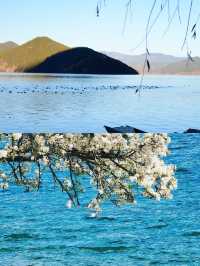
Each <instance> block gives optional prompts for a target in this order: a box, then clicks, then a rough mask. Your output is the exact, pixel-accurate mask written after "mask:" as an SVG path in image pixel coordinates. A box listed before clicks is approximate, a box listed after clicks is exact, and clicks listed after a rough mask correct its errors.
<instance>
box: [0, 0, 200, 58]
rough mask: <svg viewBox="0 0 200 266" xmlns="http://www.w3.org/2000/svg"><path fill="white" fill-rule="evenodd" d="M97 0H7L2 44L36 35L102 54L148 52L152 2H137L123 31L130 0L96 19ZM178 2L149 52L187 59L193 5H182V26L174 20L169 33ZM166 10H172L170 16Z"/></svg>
mask: <svg viewBox="0 0 200 266" xmlns="http://www.w3.org/2000/svg"><path fill="white" fill-rule="evenodd" d="M98 1H99V0H56V1H54V0H52V1H51V0H6V1H1V3H0V42H5V41H15V42H17V43H18V44H22V43H25V42H26V41H28V40H31V39H33V38H35V37H37V36H48V37H50V38H52V39H54V40H56V41H58V42H61V43H64V44H66V45H68V46H70V47H77V46H87V47H90V48H93V49H96V50H98V51H116V52H121V53H127V54H140V53H144V52H145V41H143V42H142V40H144V39H145V29H146V25H147V21H148V15H149V11H150V8H151V6H152V3H153V2H154V0H148V1H147V0H140V1H138V0H133V4H132V9H131V11H130V12H129V16H128V18H127V23H126V26H125V30H123V28H124V21H125V14H126V3H127V1H128V0H106V4H105V6H103V7H102V10H101V12H100V17H97V16H96V6H97V2H98ZM165 1H166V0H157V3H158V4H157V6H156V7H155V9H154V12H153V14H152V20H151V22H150V24H151V23H152V22H153V21H154V19H155V17H156V16H157V14H158V13H159V10H160V8H161V3H164V2H165ZM177 1H178V0H171V2H170V3H171V6H170V8H169V9H168V8H166V11H164V12H163V13H162V15H161V16H160V17H159V19H158V21H157V23H156V24H155V25H154V27H153V29H152V31H151V34H150V36H149V41H148V48H149V51H150V52H159V53H165V54H172V55H177V56H183V55H185V54H186V46H185V48H184V49H183V50H182V49H181V46H182V43H183V40H184V36H185V31H186V26H187V17H188V10H189V2H190V0H183V1H182V0H181V1H180V3H181V24H180V22H179V19H178V16H177V15H176V16H175V17H174V20H173V22H172V23H171V26H170V29H169V31H168V32H167V34H165V35H164V32H165V30H166V28H167V25H168V21H169V16H168V14H170V15H171V16H172V13H173V10H174V8H175V5H176V3H177ZM198 4H199V0H194V5H193V10H192V12H193V13H192V14H193V16H192V22H191V25H190V28H189V36H191V27H192V25H193V23H195V19H196V17H197V14H198V12H199V11H200V8H198ZM167 10H170V11H169V13H168V11H167ZM189 40H190V43H189V49H191V50H192V55H198V56H200V51H199V47H200V45H199V44H200V43H199V41H200V40H199V38H198V37H197V39H196V40H195V41H192V40H191V37H190V38H189Z"/></svg>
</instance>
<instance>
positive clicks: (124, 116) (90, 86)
mask: <svg viewBox="0 0 200 266" xmlns="http://www.w3.org/2000/svg"><path fill="white" fill-rule="evenodd" d="M140 80H141V77H140V76H95V75H51V76H43V75H5V74H1V75H0V130H1V131H4V132H12V131H23V132H39V131H40V132H44V131H48V132H49V131H52V132H102V131H103V130H104V128H103V127H104V125H108V126H120V125H126V124H129V125H132V126H134V127H138V128H141V129H143V130H145V131H151V132H158V131H159V132H161V131H162V132H163V131H164V132H177V131H178V132H182V131H184V130H186V129H187V128H190V127H193V128H198V127H200V115H199V114H200V77H197V76H193V77H189V76H146V77H145V78H144V82H143V87H144V89H143V90H142V91H141V94H140V95H139V94H135V91H136V89H137V87H138V85H139V84H140Z"/></svg>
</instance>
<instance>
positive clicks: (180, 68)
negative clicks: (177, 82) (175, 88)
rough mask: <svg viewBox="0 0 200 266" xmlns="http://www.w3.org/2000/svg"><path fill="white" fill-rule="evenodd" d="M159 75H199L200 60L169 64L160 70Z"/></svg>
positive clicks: (194, 59)
mask: <svg viewBox="0 0 200 266" xmlns="http://www.w3.org/2000/svg"><path fill="white" fill-rule="evenodd" d="M160 74H172V75H175V74H179V75H184V74H185V75H200V58H199V57H194V58H193V62H191V61H189V60H188V59H185V60H182V61H180V62H176V63H173V64H169V65H167V66H165V67H163V68H161V69H160Z"/></svg>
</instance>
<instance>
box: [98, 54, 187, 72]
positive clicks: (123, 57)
mask: <svg viewBox="0 0 200 266" xmlns="http://www.w3.org/2000/svg"><path fill="white" fill-rule="evenodd" d="M103 53H104V54H106V55H108V56H110V57H112V58H115V59H118V60H120V61H122V62H124V63H125V64H127V65H129V66H130V67H133V68H135V69H137V70H138V71H139V72H140V73H141V72H142V71H143V66H144V61H145V56H146V55H145V54H141V55H128V54H122V53H117V52H103ZM182 60H184V58H183V57H175V56H172V55H166V54H161V53H152V54H150V64H151V70H150V73H151V74H154V73H159V71H160V69H162V68H164V67H165V66H167V65H169V64H173V63H177V62H180V61H182Z"/></svg>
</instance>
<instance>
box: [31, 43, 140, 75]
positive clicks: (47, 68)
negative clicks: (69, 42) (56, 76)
mask: <svg viewBox="0 0 200 266" xmlns="http://www.w3.org/2000/svg"><path fill="white" fill-rule="evenodd" d="M29 72H32V73H70V74H110V75H117V74H118V75H136V74H138V72H137V71H136V70H134V69H133V68H131V67H129V66H127V65H126V64H124V63H122V62H120V61H119V60H116V59H113V58H111V57H109V56H106V55H104V54H102V53H99V52H96V51H94V50H92V49H90V48H86V47H78V48H73V49H70V50H67V51H64V52H60V53H57V54H55V55H53V56H51V57H49V58H47V59H46V60H45V61H44V62H42V63H41V64H39V65H38V66H36V67H33V68H32V69H30V70H29Z"/></svg>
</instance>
